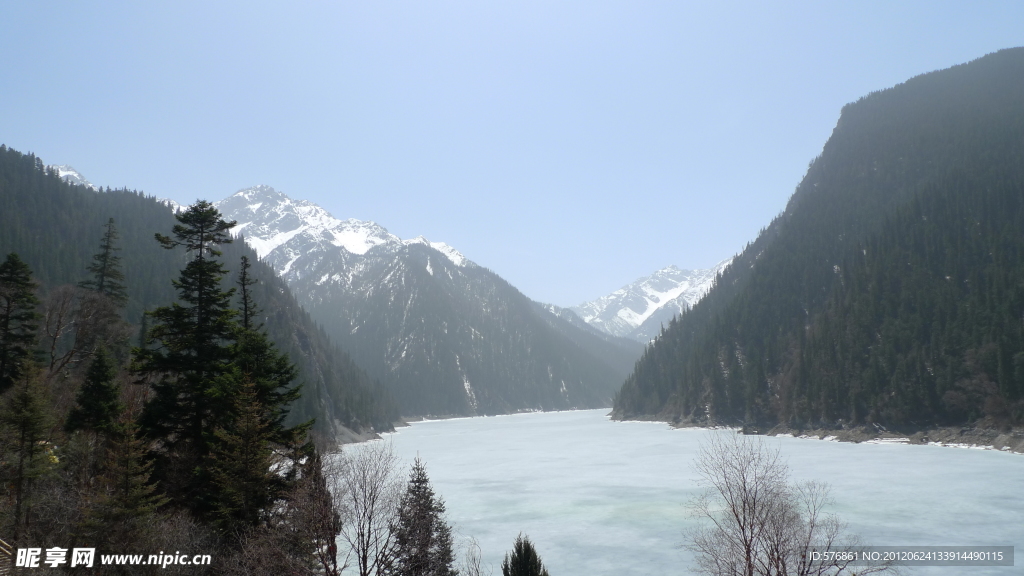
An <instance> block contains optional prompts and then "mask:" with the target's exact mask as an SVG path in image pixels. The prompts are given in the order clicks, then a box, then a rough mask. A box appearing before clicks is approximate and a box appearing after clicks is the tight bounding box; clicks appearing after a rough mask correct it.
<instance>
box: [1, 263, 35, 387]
mask: <svg viewBox="0 0 1024 576" xmlns="http://www.w3.org/2000/svg"><path fill="white" fill-rule="evenodd" d="M35 289H36V283H35V282H34V281H33V280H32V271H31V270H29V268H28V265H27V264H25V263H24V262H22V261H21V259H20V258H18V255H17V254H14V253H11V254H8V255H7V259H6V260H4V262H3V264H0V394H2V393H4V392H5V391H6V390H7V389H9V388H10V387H11V386H13V385H14V382H15V381H17V380H18V377H19V376H21V374H22V373H23V372H24V364H25V363H26V362H27V361H28V360H29V357H30V355H31V349H32V345H33V344H34V343H35V339H36V330H37V329H38V325H37V324H36V319H37V318H38V316H39V315H38V314H37V313H36V306H38V305H39V299H38V298H36V296H35Z"/></svg>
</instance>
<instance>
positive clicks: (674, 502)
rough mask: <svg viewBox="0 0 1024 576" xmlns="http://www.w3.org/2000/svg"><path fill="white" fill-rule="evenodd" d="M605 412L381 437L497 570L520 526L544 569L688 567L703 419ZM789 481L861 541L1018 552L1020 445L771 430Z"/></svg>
mask: <svg viewBox="0 0 1024 576" xmlns="http://www.w3.org/2000/svg"><path fill="white" fill-rule="evenodd" d="M607 412H608V411H607V410H586V411H579V412H549V413H534V414H518V415H512V416H497V417H480V418H464V419H455V420H441V421H429V422H420V423H416V424H413V425H412V426H410V427H407V428H402V429H400V430H399V431H398V432H397V433H395V434H389V435H387V436H386V440H385V441H391V442H393V444H394V446H395V450H396V452H398V454H399V455H400V456H401V457H402V458H403V459H404V460H405V461H406V463H411V462H412V460H413V459H414V458H415V457H416V455H417V454H419V456H420V458H422V459H423V460H424V462H425V463H426V466H427V473H428V474H429V475H430V479H431V483H432V484H433V486H434V490H435V491H436V492H437V493H438V494H440V495H441V496H442V497H443V498H444V500H445V503H446V505H447V508H448V518H449V520H450V521H452V522H453V523H454V524H455V527H456V532H457V533H458V534H459V535H461V536H473V537H475V538H476V539H477V541H478V542H479V543H480V546H481V548H482V549H483V554H484V559H485V561H486V562H488V563H489V564H491V566H492V569H493V574H494V575H495V576H500V574H501V567H500V565H501V559H502V558H503V557H504V554H505V552H506V551H508V550H510V549H511V548H512V542H513V540H514V539H515V537H516V535H517V534H518V533H519V532H523V533H525V534H527V535H529V537H530V539H531V540H532V541H533V542H534V544H535V545H536V547H537V550H538V552H539V553H540V555H541V558H542V559H543V561H544V564H545V565H546V566H547V567H548V569H549V570H550V572H551V574H552V576H585V575H586V576H597V575H603V574H607V575H615V576H627V575H636V576H651V575H669V574H686V573H688V567H689V566H690V564H691V561H692V560H691V557H690V555H689V552H687V551H686V550H683V549H681V548H680V545H681V544H682V542H683V537H682V531H683V530H684V529H685V528H687V527H688V526H691V525H692V522H693V520H691V519H690V517H689V514H688V509H687V507H686V502H687V501H688V500H689V499H690V497H691V496H692V495H694V494H696V493H697V491H698V487H697V486H696V483H695V481H696V475H695V474H694V472H693V471H692V469H691V467H692V463H693V460H694V457H695V454H696V451H697V449H698V443H699V441H700V439H701V438H702V437H704V436H705V435H706V434H711V433H719V434H721V433H726V432H708V431H704V430H686V429H683V430H672V429H671V428H669V427H668V426H667V425H666V424H664V423H649V422H612V421H610V420H609V419H608V418H607V417H606V416H605V414H606V413H607ZM768 440H769V441H771V442H774V443H778V445H779V446H780V447H781V450H782V455H783V457H784V459H785V460H786V461H787V462H788V463H789V466H790V469H791V471H792V477H793V480H822V481H826V482H829V483H830V484H831V486H832V496H833V497H834V499H835V500H836V505H835V506H834V507H833V508H832V511H834V512H836V513H838V514H839V515H840V516H841V517H842V518H843V519H844V520H846V521H847V522H848V523H849V525H850V531H851V532H854V533H857V534H859V535H860V536H861V538H862V540H863V543H864V544H867V545H876V546H898V545H930V546H945V545H979V546H980V545H988V546H995V545H1001V546H1011V545H1012V546H1016V547H1017V548H1016V550H1015V552H1017V554H1018V555H1019V554H1021V553H1024V552H1022V551H1024V548H1022V547H1021V546H1022V545H1024V456H1021V455H1015V454H1007V453H1000V452H996V451H992V450H971V449H958V448H943V447H937V446H908V445H878V444H847V443H839V442H826V441H821V440H807V439H797V438H778V439H775V438H771V439H768ZM1022 565H1024V558H1017V560H1016V566H1015V567H996V568H992V567H988V568H964V567H952V568H935V567H932V568H915V569H912V570H911V569H907V568H904V569H903V570H904V571H905V573H906V574H915V575H916V574H921V575H924V574H927V575H929V576H930V575H949V576H954V575H958V574H968V573H969V574H970V575H972V576H981V575H995V574H998V575H1004V574H1006V575H1008V574H1020V573H1021V570H1022V568H1021V566H1022Z"/></svg>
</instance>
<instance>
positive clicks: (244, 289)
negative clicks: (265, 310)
mask: <svg viewBox="0 0 1024 576" xmlns="http://www.w3.org/2000/svg"><path fill="white" fill-rule="evenodd" d="M250 268H252V264H250V263H249V257H248V256H242V264H241V266H239V268H238V282H236V283H237V284H238V291H239V294H240V295H241V298H240V302H239V304H241V308H240V309H239V313H240V314H241V315H242V328H243V329H245V330H258V329H259V328H260V326H253V319H254V318H255V317H256V316H257V315H258V314H259V313H260V309H259V308H257V307H256V303H255V302H254V301H253V298H252V290H250V289H249V288H250V287H251V286H255V285H256V284H258V283H259V282H258V281H257V280H256V279H255V278H253V277H252V276H251V275H250V272H249V269H250Z"/></svg>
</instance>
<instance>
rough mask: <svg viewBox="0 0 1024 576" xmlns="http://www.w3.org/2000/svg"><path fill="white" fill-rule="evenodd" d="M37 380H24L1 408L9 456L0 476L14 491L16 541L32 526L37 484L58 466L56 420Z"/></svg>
mask: <svg viewBox="0 0 1024 576" xmlns="http://www.w3.org/2000/svg"><path fill="white" fill-rule="evenodd" d="M36 376H38V374H25V375H23V376H21V378H19V380H18V383H17V386H16V387H15V389H14V391H13V393H11V394H9V395H8V396H7V398H6V402H4V404H3V406H2V407H0V440H2V441H3V442H2V444H3V445H4V446H5V447H6V452H7V453H6V454H5V455H4V456H5V457H4V458H3V459H2V460H0V475H2V477H3V480H4V482H5V484H8V485H9V486H10V487H11V489H12V490H11V491H12V496H13V501H14V507H13V513H14V514H13V516H12V517H11V527H10V528H11V534H12V536H13V537H14V540H15V541H17V540H18V536H19V534H20V533H22V531H23V530H24V529H25V528H27V527H28V526H29V524H30V519H31V503H32V496H33V488H34V487H35V486H34V483H35V481H36V480H37V479H38V478H40V477H41V476H43V475H44V474H46V473H47V472H48V471H49V470H51V469H52V467H53V465H54V464H55V463H56V458H54V456H53V454H52V447H51V445H50V443H49V442H48V440H49V432H50V429H51V423H52V421H53V416H52V414H51V411H50V406H49V401H48V399H47V395H46V389H45V388H44V387H43V386H42V385H41V384H40V383H39V378H37V377H36Z"/></svg>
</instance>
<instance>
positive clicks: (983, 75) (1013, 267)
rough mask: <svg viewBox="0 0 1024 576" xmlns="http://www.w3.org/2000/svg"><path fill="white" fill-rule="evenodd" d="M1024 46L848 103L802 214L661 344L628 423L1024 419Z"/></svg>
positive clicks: (722, 281)
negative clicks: (644, 420)
mask: <svg viewBox="0 0 1024 576" xmlns="http://www.w3.org/2000/svg"><path fill="white" fill-rule="evenodd" d="M1022 231H1024V49H1020V48H1018V49H1010V50H1003V51H1000V52H997V53H994V54H991V55H988V56H986V57H983V58H980V59H978V60H976V61H973V62H970V63H968V64H964V65H961V66H956V67H954V68H951V69H948V70H943V71H939V72H933V73H929V74H924V75H922V76H918V77H915V78H913V79H911V80H909V81H907V82H905V83H903V84H900V85H898V86H895V87H893V88H890V89H887V90H883V91H880V92H875V93H872V94H870V95H868V96H866V97H864V98H862V99H860V100H859V101H857V102H855V103H853V104H849V105H847V106H846V107H844V108H843V110H842V113H841V116H840V119H839V122H838V124H837V126H836V128H835V130H834V131H833V134H832V136H831V138H830V139H829V140H828V142H827V143H826V144H825V147H824V149H823V151H822V153H821V155H820V156H819V157H818V158H816V159H814V161H813V162H812V163H811V165H810V167H809V168H808V171H807V174H806V176H805V177H804V179H803V180H802V182H801V183H800V185H799V186H798V187H797V190H796V192H795V193H794V194H793V196H792V198H791V199H790V201H789V203H788V205H787V206H786V209H785V211H784V212H783V213H782V214H780V215H779V216H778V217H777V218H776V219H775V220H774V221H773V222H772V223H771V224H770V225H769V226H768V227H767V228H766V229H764V230H763V231H762V233H761V234H760V235H759V236H758V238H757V239H756V240H755V241H754V242H752V243H751V244H749V245H748V246H747V247H746V249H745V250H744V251H743V252H742V253H741V254H740V255H739V256H737V258H736V259H735V260H734V262H733V264H732V266H731V267H730V268H728V269H727V270H726V271H725V272H724V273H723V274H722V275H721V276H720V277H719V278H718V279H717V281H716V285H715V287H714V288H713V289H712V291H711V292H710V293H709V295H708V296H707V297H706V298H704V299H703V300H702V301H701V302H700V303H698V304H697V305H696V306H695V307H694V308H693V309H691V310H689V311H687V312H685V313H683V314H682V315H681V316H680V317H678V318H677V319H675V320H674V321H673V322H672V323H671V324H670V325H669V326H668V327H667V328H666V329H665V330H664V331H663V332H662V334H661V335H660V336H659V338H658V339H657V340H656V341H655V342H654V343H653V344H652V345H651V346H649V347H648V349H647V350H646V352H645V354H644V356H643V358H642V359H641V360H640V362H638V364H637V366H636V370H635V371H634V373H633V374H632V375H631V376H630V377H629V378H628V379H627V381H626V382H625V384H624V385H623V387H622V389H621V390H620V392H619V394H618V396H617V397H616V401H615V414H616V415H617V416H618V417H620V418H633V417H640V416H657V417H661V418H665V419H667V420H671V421H677V422H683V421H689V422H717V423H745V424H751V425H758V426H761V425H771V424H776V423H783V424H787V425H790V426H793V427H797V428H799V427H808V426H824V427H836V426H843V425H856V424H867V423H877V424H880V425H884V426H896V427H900V426H903V427H908V428H924V427H928V426H935V425H945V424H954V423H956V424H960V423H973V422H979V421H980V422H981V423H983V424H985V425H990V426H1000V427H1002V426H1009V425H1015V424H1020V423H1021V422H1024V233H1022Z"/></svg>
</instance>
